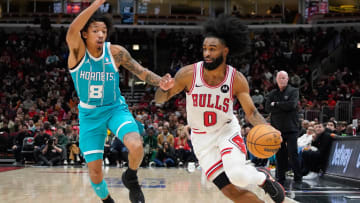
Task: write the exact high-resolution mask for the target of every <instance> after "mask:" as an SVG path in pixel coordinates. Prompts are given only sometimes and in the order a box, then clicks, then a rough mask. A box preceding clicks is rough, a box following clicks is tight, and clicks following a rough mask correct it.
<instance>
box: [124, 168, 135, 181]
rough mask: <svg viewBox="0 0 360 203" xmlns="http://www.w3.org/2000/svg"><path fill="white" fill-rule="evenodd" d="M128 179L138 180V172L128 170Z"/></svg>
mask: <svg viewBox="0 0 360 203" xmlns="http://www.w3.org/2000/svg"><path fill="white" fill-rule="evenodd" d="M126 177H128V178H129V179H136V178H137V170H132V169H131V168H128V169H127V170H126Z"/></svg>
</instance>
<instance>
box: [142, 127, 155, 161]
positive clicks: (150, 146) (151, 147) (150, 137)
mask: <svg viewBox="0 0 360 203" xmlns="http://www.w3.org/2000/svg"><path fill="white" fill-rule="evenodd" d="M157 149H158V145H157V135H156V134H155V129H154V127H152V126H150V127H149V128H147V129H146V135H145V137H144V153H145V156H144V161H145V163H149V165H150V164H152V163H153V162H154V159H155V156H156V152H157Z"/></svg>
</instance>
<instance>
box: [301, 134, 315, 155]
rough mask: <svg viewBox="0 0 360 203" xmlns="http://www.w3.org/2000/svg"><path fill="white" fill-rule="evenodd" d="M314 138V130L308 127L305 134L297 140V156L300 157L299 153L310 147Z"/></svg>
mask: <svg viewBox="0 0 360 203" xmlns="http://www.w3.org/2000/svg"><path fill="white" fill-rule="evenodd" d="M314 136H315V130H314V128H313V127H308V128H307V130H306V133H305V134H303V135H302V136H300V137H299V138H298V139H297V144H298V153H299V156H301V152H302V150H303V149H304V148H307V149H309V148H310V147H311V143H312V141H313V137H314Z"/></svg>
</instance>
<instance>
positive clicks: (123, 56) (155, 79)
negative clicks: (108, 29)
mask: <svg viewBox="0 0 360 203" xmlns="http://www.w3.org/2000/svg"><path fill="white" fill-rule="evenodd" d="M111 53H112V55H113V57H114V60H115V63H116V66H117V67H119V66H120V65H121V66H123V67H124V68H126V69H127V70H129V71H130V72H131V73H133V74H134V75H136V76H137V77H138V78H139V79H140V80H142V81H145V82H146V83H149V84H150V85H153V86H160V87H161V88H164V90H167V89H169V88H171V87H172V84H173V79H172V78H171V77H169V76H170V75H168V74H167V75H165V76H164V77H160V76H159V75H157V74H155V73H154V72H152V71H150V70H148V69H147V68H144V67H143V66H142V65H140V64H139V63H138V62H137V61H135V60H134V59H133V58H132V57H131V55H130V53H129V52H128V51H127V50H126V49H125V48H124V47H122V46H120V45H111Z"/></svg>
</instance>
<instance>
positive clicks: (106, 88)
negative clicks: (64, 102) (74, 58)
mask: <svg viewBox="0 0 360 203" xmlns="http://www.w3.org/2000/svg"><path fill="white" fill-rule="evenodd" d="M70 74H71V77H72V79H73V82H74V86H75V89H76V92H77V94H78V97H79V98H80V101H81V102H82V103H85V104H87V105H93V106H104V105H110V104H113V103H115V102H118V101H119V102H120V103H125V101H124V98H123V97H122V96H121V94H120V88H119V72H118V69H117V67H116V65H115V61H114V59H113V57H112V54H111V51H110V42H105V43H104V46H103V52H102V55H101V56H100V57H98V58H95V57H93V56H92V55H91V54H90V53H89V52H88V50H87V49H86V51H85V55H84V57H83V58H82V60H81V61H80V63H79V64H78V65H77V66H76V67H75V68H73V69H71V70H70Z"/></svg>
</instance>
